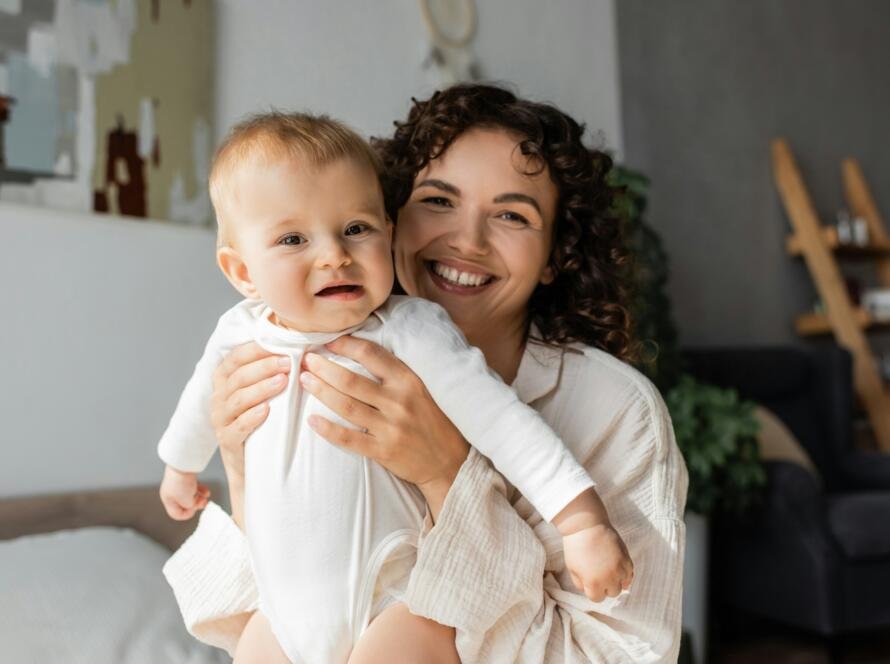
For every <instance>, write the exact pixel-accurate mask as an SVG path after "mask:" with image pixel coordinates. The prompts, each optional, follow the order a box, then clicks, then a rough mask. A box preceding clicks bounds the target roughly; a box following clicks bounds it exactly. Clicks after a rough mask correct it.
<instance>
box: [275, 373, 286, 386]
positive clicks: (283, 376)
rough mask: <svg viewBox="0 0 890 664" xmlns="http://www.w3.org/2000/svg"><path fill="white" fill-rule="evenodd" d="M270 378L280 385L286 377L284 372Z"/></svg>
mask: <svg viewBox="0 0 890 664" xmlns="http://www.w3.org/2000/svg"><path fill="white" fill-rule="evenodd" d="M272 380H273V381H274V382H275V384H276V385H281V384H282V383H283V382H284V381H285V380H286V378H285V375H284V374H278V375H277V376H275V378H273V379H272Z"/></svg>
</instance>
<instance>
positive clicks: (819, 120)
mask: <svg viewBox="0 0 890 664" xmlns="http://www.w3.org/2000/svg"><path fill="white" fill-rule="evenodd" d="M616 11H617V23H618V44H619V46H618V48H619V68H620V72H621V74H620V75H621V94H622V108H623V112H624V117H623V120H624V139H625V140H624V145H625V154H626V160H627V162H628V164H629V165H631V166H634V167H637V168H639V169H641V170H643V171H644V172H646V173H647V174H648V175H649V176H650V177H651V178H652V181H653V186H652V191H651V194H652V195H651V201H650V202H651V208H650V214H649V217H650V221H651V222H652V224H653V226H655V228H656V229H657V230H658V231H659V232H660V233H661V234H662V237H663V238H664V241H665V244H666V248H667V250H668V252H669V255H670V257H671V261H672V262H671V267H672V271H671V281H672V283H671V288H670V290H671V296H672V300H673V307H674V313H675V316H676V318H677V322H678V325H679V327H680V331H681V340H682V342H683V343H685V344H705V345H718V344H729V343H770V342H787V341H796V339H797V338H796V336H795V334H794V331H793V328H792V319H793V316H794V315H795V314H797V313H799V312H802V311H804V310H807V309H808V308H809V307H810V306H811V305H812V303H813V301H814V299H815V297H816V294H815V290H814V288H813V287H812V285H811V281H810V279H809V276H808V274H807V273H806V271H805V268H804V266H803V264H802V263H801V262H797V261H793V260H792V259H790V258H789V257H788V256H787V255H786V254H785V252H784V246H783V243H784V237H785V235H786V233H787V232H788V222H787V220H786V218H785V215H784V211H783V210H782V207H781V204H780V201H779V198H778V195H777V193H776V190H775V187H774V185H773V180H772V172H771V167H770V160H769V142H770V139H772V138H773V137H775V136H785V137H787V138H788V139H789V140H790V142H791V146H792V149H793V150H794V152H795V154H796V156H797V159H798V163H799V164H800V166H801V169H802V171H803V173H804V177H805V180H806V182H807V184H808V186H809V188H810V191H811V194H812V196H813V199H814V201H815V205H816V207H817V209H818V210H819V212H820V214H821V215H822V218H823V221H828V220H830V219H832V218H833V216H834V213H835V212H836V210H837V209H838V208H839V207H841V206H842V205H843V198H842V190H841V181H840V161H841V159H842V158H843V157H845V156H855V157H857V158H858V159H859V160H860V162H861V164H862V167H863V169H864V171H865V174H866V177H867V178H868V179H869V181H870V184H871V186H872V188H873V190H874V193H875V196H876V198H877V200H878V204H879V206H880V208H881V209H882V210H883V212H884V216H885V218H886V217H888V216H890V177H888V175H890V75H888V73H887V71H888V70H887V65H888V63H890V39H888V35H890V3H887V2H883V1H882V0H858V1H857V2H837V1H836V0H782V1H776V0H753V1H750V2H740V1H738V0H674V1H672V2H650V1H647V0H621V2H618V3H617V9H616Z"/></svg>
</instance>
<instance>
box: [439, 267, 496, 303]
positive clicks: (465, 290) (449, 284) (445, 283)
mask: <svg viewBox="0 0 890 664" xmlns="http://www.w3.org/2000/svg"><path fill="white" fill-rule="evenodd" d="M435 263H436V262H435V261H426V262H425V266H426V271H427V273H428V274H429V275H430V279H431V280H432V282H433V284H435V285H436V287H438V288H439V289H441V290H443V291H445V292H447V293H454V294H456V295H476V294H478V293H481V292H482V291H484V290H485V289H486V288H488V287H489V286H491V285H492V284H493V283H494V282H495V281H497V277H494V276H491V275H488V276H489V279H488V281H486V282H484V283H482V284H479V285H478V286H471V285H469V284H459V283H455V282H453V281H450V280H449V279H446V278H445V277H443V276H441V275H439V274H436V270H435Z"/></svg>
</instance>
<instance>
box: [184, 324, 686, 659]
mask: <svg viewBox="0 0 890 664" xmlns="http://www.w3.org/2000/svg"><path fill="white" fill-rule="evenodd" d="M533 333H534V330H533ZM533 336H534V335H533ZM513 388H514V389H515V390H516V392H517V394H518V395H519V397H520V399H522V400H523V401H524V402H525V403H528V404H530V405H531V406H533V407H534V408H535V409H536V410H537V411H538V412H539V413H540V414H541V416H542V417H543V418H544V420H545V421H546V422H547V423H548V424H549V425H550V426H551V427H552V428H553V429H554V431H556V433H557V434H558V435H559V436H560V437H561V439H562V441H563V442H564V443H565V444H566V445H567V446H568V448H569V449H570V450H571V452H572V453H573V455H574V456H575V458H576V459H577V460H578V461H579V462H580V463H581V464H582V465H583V466H584V468H585V469H586V470H587V472H589V473H590V475H591V477H592V478H593V479H594V481H595V482H596V484H597V490H598V492H599V494H600V496H601V497H602V499H603V502H604V503H605V504H606V507H607V508H608V510H609V515H610V517H611V519H612V522H613V524H614V525H615V527H616V528H617V530H618V531H619V532H620V533H621V536H622V538H623V539H624V540H625V542H626V543H627V546H628V549H629V551H630V555H631V557H632V558H633V561H634V564H635V578H634V582H633V585H632V586H631V588H630V592H629V593H628V594H627V595H626V596H624V597H621V598H619V599H618V601H615V600H613V601H608V602H601V603H593V602H591V601H589V600H588V599H587V598H586V597H584V595H583V594H580V593H579V592H578V591H577V590H576V589H575V588H574V587H573V586H572V583H571V581H570V579H569V578H568V575H567V573H566V571H565V569H564V564H563V561H562V552H561V540H560V538H559V535H558V533H557V532H556V531H555V528H554V527H553V526H552V525H551V524H550V523H548V522H546V521H544V520H543V519H542V518H541V516H540V515H539V514H538V513H537V512H536V511H535V510H534V508H533V507H532V506H531V504H530V503H529V501H527V500H526V499H525V498H524V497H523V496H522V495H521V494H520V493H519V492H518V491H516V489H515V488H513V487H512V486H511V485H509V484H508V483H507V482H506V481H505V480H504V478H503V477H501V476H500V475H499V474H498V473H497V472H496V471H495V470H494V469H493V468H492V466H491V464H490V463H489V462H488V460H487V459H486V458H485V457H483V456H482V455H481V454H479V453H478V452H476V451H475V450H471V452H470V455H469V456H468V457H467V460H466V461H465V462H464V465H463V466H462V468H461V470H460V472H459V473H458V476H457V478H456V479H455V482H454V484H453V485H452V487H451V490H450V491H449V494H448V497H447V498H446V501H445V504H444V506H443V508H442V510H441V512H440V515H439V520H438V522H437V523H436V524H435V525H434V526H433V525H432V523H431V522H430V520H429V519H427V521H426V527H425V529H424V531H423V533H422V535H421V537H420V540H419V544H418V551H417V563H416V564H415V567H414V569H413V571H412V573H411V578H410V580H409V584H408V587H407V588H406V590H405V592H404V593H403V594H401V595H400V599H401V600H402V601H404V602H405V603H406V604H407V605H408V607H409V609H411V611H412V612H414V613H416V614H419V615H423V616H426V617H429V618H431V619H433V620H437V621H438V622H441V623H443V624H446V625H451V626H454V627H456V628H457V637H456V645H457V648H458V652H459V654H460V656H461V659H462V661H465V662H527V663H529V664H540V663H541V662H545V663H548V664H549V663H560V662H564V663H566V664H568V663H572V664H574V663H578V664H580V663H581V662H603V663H609V664H614V663H623V662H628V663H634V664H637V663H639V662H675V661H676V658H677V653H678V650H679V644H680V617H681V597H682V571H683V547H684V541H685V530H684V525H683V519H682V517H683V509H684V506H685V500H686V488H687V473H686V468H685V465H684V463H683V459H682V457H681V455H680V452H679V450H678V449H677V446H676V443H675V441H674V435H673V429H672V426H671V422H670V417H669V415H668V412H667V409H666V407H665V405H664V402H663V401H662V399H661V396H660V395H659V393H658V391H657V390H656V389H655V387H654V386H653V385H652V384H651V383H650V382H649V381H648V380H647V379H646V378H644V377H643V376H642V375H641V374H640V373H639V372H637V371H635V370H634V369H632V368H631V367H629V366H627V365H625V364H624V363H622V362H620V361H618V360H617V359H615V358H613V357H611V356H610V355H608V354H607V353H604V352H602V351H599V350H596V349H592V348H588V347H584V346H580V345H574V346H569V347H566V348H553V347H550V346H545V345H543V344H538V343H535V342H529V343H528V344H527V347H526V351H525V354H524V356H523V358H522V363H521V365H520V368H519V374H518V376H517V378H516V381H515V382H514V384H513ZM208 509H211V508H208ZM221 549H223V550H225V551H227V552H229V553H231V554H235V553H236V552H237V551H239V550H241V551H242V552H243V553H244V555H245V556H246V548H245V546H244V543H243V536H242V535H241V532H240V531H239V530H238V529H237V528H236V527H235V526H234V524H233V523H232V522H231V520H230V519H229V517H228V516H227V515H226V514H225V513H223V512H222V511H221V510H218V509H214V510H213V511H212V512H210V513H206V514H205V515H204V518H202V519H201V523H200V524H199V526H198V529H197V530H196V532H195V534H194V535H193V536H192V538H191V539H190V540H189V542H187V544H186V545H185V547H184V548H183V549H181V550H180V551H179V552H177V554H175V556H174V560H175V564H173V565H172V566H170V565H168V568H169V569H168V570H167V578H168V580H169V581H170V583H171V585H172V586H173V587H174V589H175V592H176V596H177V599H178V600H179V602H180V606H181V608H182V609H183V615H184V617H185V620H186V623H187V624H188V625H189V626H190V630H191V631H192V632H193V633H194V634H196V635H197V636H199V638H203V639H204V640H206V641H207V642H209V643H223V642H225V643H230V644H231V643H235V642H237V638H238V635H239V634H240V629H241V628H243V624H241V623H239V621H238V620H237V619H236V620H233V617H237V616H241V615H244V614H245V613H247V612H249V611H251V610H252V609H253V608H255V603H253V602H255V600H254V599H251V592H250V589H251V588H253V587H254V585H253V579H252V577H251V575H250V567H249V564H248V563H245V561H244V560H236V559H235V558H236V557H237V556H234V557H233V558H231V559H230V558H229V557H228V554H227V555H226V560H224V561H222V564H220V565H219V566H217V565H216V564H215V563H214V562H213V559H214V557H215V556H217V555H218V552H219V551H220V550H221ZM171 562H172V561H171ZM208 565H212V566H213V571H212V573H207V572H206V571H205V567H206V566H208ZM171 572H172V573H171ZM208 584H210V587H208Z"/></svg>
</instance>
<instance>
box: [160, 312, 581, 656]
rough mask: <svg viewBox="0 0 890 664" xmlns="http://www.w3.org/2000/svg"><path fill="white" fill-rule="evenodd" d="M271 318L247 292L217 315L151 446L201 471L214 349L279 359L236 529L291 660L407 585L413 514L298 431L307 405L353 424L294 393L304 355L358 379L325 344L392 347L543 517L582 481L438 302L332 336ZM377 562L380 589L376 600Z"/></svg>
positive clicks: (208, 443)
mask: <svg viewBox="0 0 890 664" xmlns="http://www.w3.org/2000/svg"><path fill="white" fill-rule="evenodd" d="M270 313H271V312H270V310H269V309H268V308H266V307H265V306H264V305H263V304H262V303H260V302H257V301H245V302H242V303H241V304H239V305H236V306H235V307H234V308H233V309H231V310H230V311H229V312H227V313H226V314H225V315H224V316H223V317H222V318H221V319H220V323H219V325H218V326H217V329H216V331H215V332H214V334H213V335H212V336H211V339H210V341H209V342H208V344H207V348H206V349H205V353H204V356H203V357H202V359H201V361H199V363H198V365H197V367H196V369H195V373H194V374H193V376H192V379H191V380H190V381H189V384H188V385H187V386H186V389H185V390H184V391H183V394H182V397H181V398H180V401H179V404H178V406H177V409H176V412H175V413H174V415H173V418H172V419H171V422H170V426H169V427H168V429H167V431H166V432H165V434H164V436H163V438H162V439H161V442H160V443H159V446H158V449H159V453H160V455H161V458H162V459H164V461H165V462H166V463H168V464H169V465H171V466H173V467H174V468H177V469H179V470H183V471H193V472H198V471H199V470H202V469H203V468H204V466H206V464H207V462H208V461H209V458H210V456H211V455H212V453H213V449H214V448H215V439H214V436H213V430H212V426H211V425H210V422H209V397H210V394H211V392H212V382H211V377H212V372H213V370H214V369H215V367H216V366H217V365H218V363H219V361H220V360H221V358H222V357H223V356H224V355H225V354H226V353H228V352H229V351H230V350H231V348H232V347H234V346H236V345H239V344H240V343H244V342H246V341H249V340H251V339H255V340H256V341H257V342H258V343H259V344H260V345H261V346H263V347H264V348H266V349H268V350H270V351H272V352H275V353H279V354H284V355H288V356H290V357H291V359H292V362H293V364H292V365H291V366H292V370H291V372H290V374H289V379H288V386H287V389H286V390H285V391H284V392H283V393H282V394H281V395H279V396H277V397H276V398H274V399H272V400H271V402H270V412H269V417H268V418H267V420H266V422H264V423H263V425H262V426H260V427H259V428H258V429H257V430H256V431H255V432H254V433H253V435H252V436H251V437H250V439H249V440H248V443H247V445H246V447H245V490H246V494H245V530H246V535H247V539H248V542H249V546H250V551H251V558H252V564H253V566H254V572H255V575H256V579H257V586H258V589H259V595H260V608H261V610H262V611H263V612H264V613H265V614H266V616H267V617H268V619H269V622H270V624H271V625H272V629H273V631H274V633H275V635H276V637H277V638H278V641H279V643H280V644H281V646H282V649H283V650H284V651H285V653H286V654H287V656H288V657H289V658H290V659H291V661H293V662H295V664H296V663H303V662H306V663H308V664H328V663H332V664H336V663H339V662H345V661H346V660H347V658H348V656H349V653H350V652H351V650H352V647H353V645H354V643H355V642H356V640H357V639H358V637H359V636H360V635H361V633H362V632H363V631H364V629H365V628H366V627H367V625H368V623H369V622H370V620H371V619H372V618H373V617H374V616H375V615H376V614H377V613H379V612H380V611H381V610H382V609H383V608H385V606H386V605H387V604H388V603H389V602H390V601H392V599H393V598H394V597H398V593H399V589H400V588H404V586H405V584H406V583H407V579H408V576H409V574H410V571H411V567H412V565H413V563H414V557H413V546H414V544H415V543H416V539H417V535H418V533H419V531H420V528H421V525H422V520H423V515H424V512H425V505H424V500H423V497H422V495H421V494H420V492H419V491H418V490H417V488H416V487H414V486H413V485H411V484H408V483H405V482H403V481H401V480H399V479H398V478H396V477H395V476H393V475H392V474H390V473H389V472H388V471H386V470H385V469H384V468H383V467H382V466H380V465H379V464H377V463H376V462H373V461H370V460H368V459H367V458H365V457H363V456H361V455H358V454H355V453H352V452H349V451H346V450H344V449H342V448H340V447H338V446H336V445H333V444H331V443H328V442H327V441H325V440H324V439H322V438H321V437H319V436H318V435H316V434H315V433H314V431H313V430H312V429H311V427H309V425H308V423H307V418H308V417H309V415H311V414H313V413H317V414H320V415H322V416H324V417H326V418H328V419H331V420H333V421H335V422H339V423H341V424H344V425H347V426H351V425H348V423H346V422H344V421H343V420H342V419H341V418H340V417H338V416H337V415H336V414H334V413H333V412H332V411H330V410H329V409H327V407H326V406H324V405H323V404H322V403H321V402H319V401H318V400H317V399H315V398H314V397H312V396H311V395H308V394H307V393H305V391H303V390H302V388H301V385H300V383H299V373H300V371H299V367H300V362H301V360H302V355H303V354H304V353H305V352H307V351H312V352H317V353H319V354H321V355H324V356H327V357H329V358H330V359H334V360H335V361H337V362H339V363H340V364H342V365H344V366H346V367H347V368H349V369H351V370H354V371H357V372H358V373H361V374H363V375H366V376H367V375H369V374H368V373H367V372H366V371H365V370H364V369H363V368H362V367H360V366H359V365H357V364H356V363H354V362H352V361H351V360H348V359H346V358H341V357H335V356H333V355H332V354H331V353H330V352H329V351H327V350H326V349H325V348H324V347H323V344H324V343H327V342H329V341H331V340H333V339H335V338H336V337H338V336H341V335H343V334H353V335H354V336H357V337H362V338H365V339H368V340H371V341H374V342H376V343H379V344H381V345H383V346H384V347H387V348H389V349H391V350H392V351H393V352H395V354H396V355H397V356H398V357H400V358H401V359H402V360H403V361H405V362H406V364H408V366H409V367H410V368H412V369H413V370H414V371H415V372H416V373H417V374H418V376H419V377H420V378H421V379H422V380H423V381H424V384H425V385H426V387H427V389H428V390H429V391H430V393H431V395H432V396H433V398H434V399H435V400H436V402H437V403H438V405H439V406H440V407H441V408H442V409H443V411H444V412H445V413H446V415H448V417H449V418H450V419H451V420H452V422H454V424H455V425H456V426H457V427H458V429H460V431H461V433H463V435H464V436H465V437H466V438H467V440H468V441H470V442H471V443H472V444H473V445H474V446H476V447H477V448H478V449H479V450H480V451H481V452H482V453H483V454H486V455H488V456H489V458H491V459H492V461H493V462H494V463H495V466H496V467H498V469H499V470H501V472H503V473H504V474H505V475H506V476H507V479H508V480H510V481H511V482H512V483H513V484H514V485H515V486H516V487H517V488H518V489H519V490H520V491H521V492H522V493H523V494H524V495H526V497H527V498H529V500H530V501H531V502H532V503H533V504H534V505H535V507H536V508H537V509H538V511H539V513H540V514H541V515H542V516H543V517H544V518H545V519H548V520H550V519H552V517H553V516H554V515H555V514H557V513H558V512H559V511H560V510H561V509H562V508H563V507H564V506H565V505H566V504H568V502H570V501H571V500H572V499H573V498H574V497H576V496H577V495H578V494H579V493H580V492H581V491H583V490H584V489H586V488H588V487H590V486H592V484H593V483H592V481H591V480H590V477H589V476H588V475H587V473H586V472H585V471H584V469H583V468H582V467H581V466H579V465H578V464H577V462H575V460H574V459H573V458H572V456H571V453H569V452H568V450H566V449H565V447H564V446H563V445H562V443H561V442H560V441H559V440H558V439H557V438H556V436H555V434H553V432H552V431H551V430H550V429H549V427H547V426H546V424H544V423H543V420H541V419H540V417H539V416H538V415H537V414H536V413H535V412H534V411H533V410H531V409H530V408H528V407H527V406H525V405H524V404H522V403H521V402H520V401H519V400H518V398H517V397H516V395H515V394H514V393H513V392H512V390H510V389H509V388H508V387H507V386H506V385H504V384H503V383H502V382H501V381H500V379H498V378H496V377H495V376H494V375H493V374H492V373H491V372H490V371H489V370H488V369H487V366H486V364H485V360H484V357H483V356H482V354H481V353H480V352H479V351H478V350H477V349H472V348H470V347H468V346H467V344H466V340H465V339H464V338H463V336H462V335H461V333H460V332H459V330H457V328H456V327H455V326H454V324H453V323H452V322H451V321H450V319H449V318H448V317H447V314H446V313H445V312H444V310H442V309H441V308H440V307H438V305H435V304H432V303H430V302H427V301H425V300H419V299H416V298H398V297H393V298H390V300H389V301H388V302H387V304H386V305H384V307H382V308H381V309H379V310H378V311H377V312H375V313H374V314H373V315H372V316H370V317H369V318H368V320H366V321H365V322H364V323H363V324H362V325H360V326H358V327H357V328H353V329H350V330H344V331H342V332H338V333H333V334H319V333H300V332H296V331H292V330H287V329H283V328H280V327H278V326H276V325H273V324H272V323H271V322H270V321H269V319H268V317H269V314H270ZM208 451H209V453H208ZM505 470H506V472H505ZM530 496H532V497H530ZM384 563H387V569H386V585H387V588H386V589H385V590H386V591H388V592H383V593H380V594H379V595H378V596H377V602H376V603H374V602H372V599H373V598H374V596H375V595H374V590H375V585H376V584H377V581H378V573H379V571H380V569H381V566H382V565H383V564H384ZM372 604H374V605H373V606H372Z"/></svg>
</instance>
